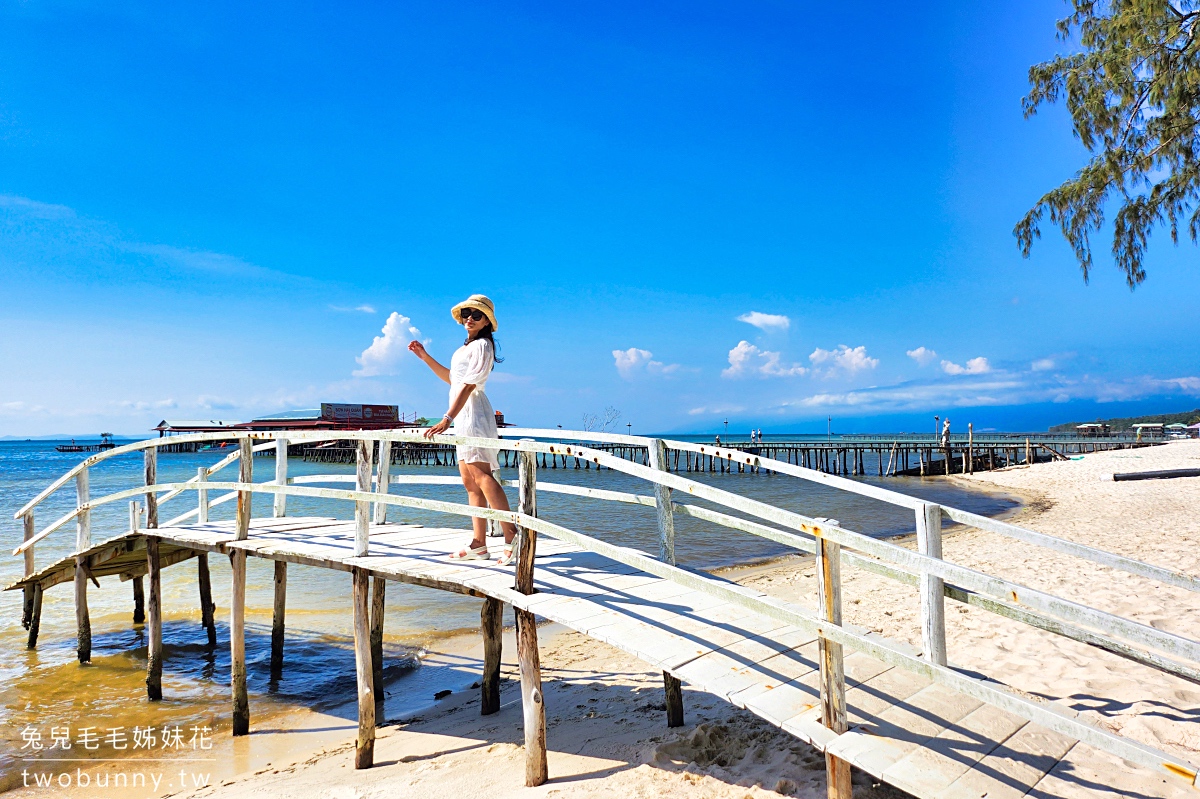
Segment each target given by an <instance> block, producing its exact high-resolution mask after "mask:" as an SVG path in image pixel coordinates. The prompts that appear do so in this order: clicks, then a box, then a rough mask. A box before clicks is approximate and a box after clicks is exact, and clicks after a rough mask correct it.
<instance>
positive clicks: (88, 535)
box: [75, 468, 92, 552]
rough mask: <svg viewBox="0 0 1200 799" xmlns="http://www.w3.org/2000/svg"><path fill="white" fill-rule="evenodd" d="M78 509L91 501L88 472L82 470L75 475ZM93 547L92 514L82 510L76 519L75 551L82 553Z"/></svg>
mask: <svg viewBox="0 0 1200 799" xmlns="http://www.w3.org/2000/svg"><path fill="white" fill-rule="evenodd" d="M75 499H76V503H77V505H76V507H80V508H82V507H83V506H84V505H86V504H88V502H90V501H91V491H90V488H89V486H88V470H87V469H86V468H84V469H81V470H80V471H79V474H77V475H75ZM91 545H92V512H91V511H90V510H86V509H85V510H81V511H80V512H79V515H78V516H76V517H75V550H76V551H77V552H82V551H83V550H85V549H87V548H88V547H90V546H91Z"/></svg>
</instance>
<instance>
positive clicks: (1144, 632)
mask: <svg viewBox="0 0 1200 799" xmlns="http://www.w3.org/2000/svg"><path fill="white" fill-rule="evenodd" d="M385 435H386V436H387V437H388V438H391V437H392V436H394V435H396V434H394V433H389V434H385ZM407 435H412V434H407ZM356 437H357V438H361V439H363V440H370V435H369V434H368V433H360V434H359V435H357V436H356ZM443 438H451V439H455V441H454V443H463V444H466V445H467V446H495V445H496V444H497V443H500V444H503V445H504V448H506V449H512V450H516V451H528V452H544V453H548V454H559V453H562V454H566V455H568V456H571V455H576V456H582V457H585V458H587V459H588V460H591V461H593V462H595V463H597V464H601V465H604V466H608V467H609V468H611V469H614V470H616V471H621V472H625V473H626V474H630V475H632V476H635V477H639V478H641V479H645V480H647V481H649V482H651V483H655V484H658V485H664V486H666V487H668V488H671V489H674V490H677V491H682V492H686V493H688V494H691V495H693V496H696V497H699V498H701V499H705V500H708V501H710V502H714V503H716V504H718V505H724V506H725V507H729V508H732V509H734V510H738V511H741V512H743V513H749V514H750V515H752V516H757V517H758V518H761V519H765V520H767V521H771V522H774V523H776V524H780V525H782V526H784V527H787V528H791V529H793V530H799V531H800V532H803V533H808V534H810V535H813V532H812V530H813V528H814V527H816V526H817V525H818V522H817V520H816V519H814V518H813V517H809V516H805V515H803V514H799V513H795V512H792V511H787V510H784V509H782V508H776V507H774V506H772V505H768V504H766V503H763V502H759V501H757V500H753V499H749V498H747V497H742V496H740V495H738V494H733V493H730V492H728V491H724V490H722V489H719V488H715V487H713V486H708V485H705V484H703V483H698V482H695V481H693V480H689V479H687V478H684V477H680V476H679V475H677V474H672V473H670V472H664V471H659V470H657V469H654V468H652V467H647V466H642V465H640V464H636V463H631V462H629V461H626V460H624V459H622V458H619V457H616V456H614V455H610V454H608V453H605V452H601V451H599V450H591V449H588V448H586V447H578V446H575V447H572V446H570V445H567V446H564V445H562V444H559V443H545V442H538V441H534V440H529V439H524V440H517V441H513V440H507V441H502V442H496V441H495V440H494V439H484V438H474V437H469V436H445V437H443ZM289 440H291V439H289ZM235 485H240V484H230V483H218V482H210V483H208V484H207V488H209V489H229V490H246V489H235V488H233V486H235ZM252 485H258V486H264V487H263V488H262V489H261V490H268V489H267V487H266V484H252ZM178 486H189V487H192V488H196V487H198V486H199V484H198V483H181V484H178V485H173V486H172V488H175V487H178ZM275 488H279V487H275ZM282 488H283V489H284V491H283V493H287V489H288V488H294V487H289V486H284V487H282ZM148 490H149V489H147V488H146V487H145V486H141V487H139V488H135V489H130V490H128V491H124V492H117V493H116V494H113V495H109V496H108V497H105V498H103V499H102V500H93V501H91V502H89V503H86V504H83V505H80V506H78V507H77V508H76V509H75V510H74V511H72V512H71V513H69V514H67V515H65V516H64V517H62V518H61V519H59V520H57V521H56V522H54V523H53V524H52V525H51V526H50V527H49V528H47V529H46V530H43V531H42V532H41V533H39V534H37V535H36V536H34V537H33V538H30V539H28V540H26V541H25V542H23V543H22V544H21V545H20V546H19V547H17V548H16V549H15V550H14V552H13V554H14V555H15V554H19V553H21V552H23V551H24V550H25V549H27V548H28V547H30V546H33V545H34V544H35V543H37V542H38V541H40V540H42V539H43V538H45V536H46V535H48V534H49V533H51V532H53V530H55V529H57V528H58V527H60V526H62V525H63V524H65V523H66V522H68V521H70V520H71V518H73V517H74V516H75V515H77V514H78V513H80V512H82V511H84V510H90V509H91V508H92V507H95V506H97V505H99V504H106V503H107V502H110V501H115V499H127V498H130V497H134V496H137V495H140V494H145V493H148ZM272 490H274V489H272ZM295 490H297V491H301V490H302V489H299V488H295ZM320 490H325V489H320ZM330 496H331V498H336V495H330ZM930 504H932V503H930ZM824 530H825V532H824V536H825V537H826V538H827V539H828V540H830V541H833V542H835V543H837V544H839V545H843V546H847V547H850V548H852V549H855V550H858V551H859V552H864V553H866V554H869V555H871V556H873V557H875V558H878V559H880V560H883V561H886V562H888V563H891V564H892V565H894V566H898V567H900V568H901V569H903V570H905V571H910V572H912V573H915V574H927V575H930V576H933V577H937V578H940V579H942V580H944V581H949V582H952V583H954V584H955V585H958V586H960V587H962V588H966V589H968V590H971V591H975V592H977V593H981V594H984V595H986V596H989V597H991V598H993V599H995V600H999V601H1002V602H1014V603H1018V604H1021V605H1024V606H1026V607H1029V608H1032V609H1033V610H1036V611H1040V612H1043V613H1048V614H1050V615H1052V616H1055V617H1057V618H1059V619H1062V620H1064V621H1068V622H1072V623H1083V624H1087V625H1089V626H1091V627H1093V628H1095V629H1096V630H1100V631H1102V632H1104V633H1108V634H1113V635H1117V636H1120V637H1122V638H1124V639H1126V640H1127V641H1130V642H1134V643H1138V644H1141V645H1143V646H1149V647H1152V648H1155V649H1158V650H1159V651H1161V652H1164V653H1167V654H1170V655H1173V656H1177V657H1183V658H1185V659H1187V660H1190V661H1192V662H1200V642H1196V641H1193V640H1191V639H1188V638H1184V637H1182V636H1178V635H1175V634H1173V633H1168V632H1165V631H1162V630H1158V629H1157V628H1154V627H1151V626H1149V625H1144V624H1141V623H1138V622H1134V621H1131V620H1128V619H1125V618H1123V617H1120V616H1115V615H1113V614H1109V613H1106V612H1104V611H1100V610H1097V609H1094V608H1090V607H1088V606H1086V605H1082V604H1079V603H1076V602H1072V601H1070V600H1066V599H1062V598H1060V597H1056V596H1054V595H1052V594H1048V593H1045V592H1042V591H1038V590H1036V589H1033V588H1029V587H1027V586H1023V585H1020V584H1017V583H1013V582H1011V581H1008V580H1004V579H1003V578H999V577H993V576H991V575H987V574H984V573H982V572H978V571H975V570H973V569H969V568H967V567H963V566H960V565H958V564H954V563H951V562H948V561H945V560H941V559H940V558H935V557H930V556H927V555H924V554H921V553H919V552H914V551H912V550H909V549H905V548H903V547H899V546H897V545H895V544H892V543H889V542H886V541H881V540H879V539H875V538H872V537H870V536H867V535H864V534H861V533H857V532H854V531H852V530H848V529H846V528H842V527H840V526H832V525H824Z"/></svg>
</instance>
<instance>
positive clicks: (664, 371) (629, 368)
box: [612, 347, 680, 380]
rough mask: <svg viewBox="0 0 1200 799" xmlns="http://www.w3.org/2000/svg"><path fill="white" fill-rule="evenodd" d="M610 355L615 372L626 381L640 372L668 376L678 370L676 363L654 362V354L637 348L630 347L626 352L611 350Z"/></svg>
mask: <svg viewBox="0 0 1200 799" xmlns="http://www.w3.org/2000/svg"><path fill="white" fill-rule="evenodd" d="M612 355H613V362H614V363H615V364H616V367H617V372H618V373H620V375H621V377H623V378H625V379H626V380H630V379H632V378H633V376H634V375H635V374H637V373H638V372H641V371H646V372H649V373H650V374H659V375H669V374H672V373H674V372H677V371H679V369H680V366H679V364H677V363H663V362H662V361H656V360H654V353H652V352H651V351H650V350H643V349H639V348H638V347H630V348H629V349H627V350H613V351H612Z"/></svg>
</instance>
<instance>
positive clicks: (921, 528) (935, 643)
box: [916, 502, 946, 666]
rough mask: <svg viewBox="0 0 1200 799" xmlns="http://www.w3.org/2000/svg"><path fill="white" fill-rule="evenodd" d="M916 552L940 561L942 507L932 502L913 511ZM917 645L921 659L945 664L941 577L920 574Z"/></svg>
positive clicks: (944, 603)
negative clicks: (919, 646) (920, 649)
mask: <svg viewBox="0 0 1200 799" xmlns="http://www.w3.org/2000/svg"><path fill="white" fill-rule="evenodd" d="M916 515H917V550H918V551H919V552H920V553H921V554H922V555H927V556H928V557H931V558H937V559H938V560H941V558H942V506H941V505H937V504H934V503H932V502H926V503H924V504H923V505H922V506H921V507H920V508H918V509H917V512H916ZM920 591H921V644H922V649H924V651H925V658H926V659H927V660H928V661H929V662H930V663H933V664H936V665H938V666H945V665H946V584H945V582H944V581H943V580H942V578H941V577H935V576H933V575H932V574H929V573H928V572H925V571H922V572H921V581H920Z"/></svg>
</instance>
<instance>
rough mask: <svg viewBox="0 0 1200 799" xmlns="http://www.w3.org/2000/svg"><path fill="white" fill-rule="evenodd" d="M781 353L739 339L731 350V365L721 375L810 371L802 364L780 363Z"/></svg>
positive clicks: (788, 374) (792, 374)
mask: <svg viewBox="0 0 1200 799" xmlns="http://www.w3.org/2000/svg"><path fill="white" fill-rule="evenodd" d="M780 358H781V356H780V354H779V353H778V352H771V351H770V350H760V349H759V348H758V347H756V346H755V345H753V344H751V343H750V342H749V341H739V342H738V344H737V346H736V347H734V348H733V349H731V350H730V351H729V367H728V368H727V369H724V370H722V371H721V377H729V378H733V377H745V376H747V375H754V374H757V375H760V376H762V377H799V376H800V375H803V374H805V373H807V372H808V369H806V368H804V367H803V366H801V365H800V364H798V363H797V364H792V365H791V366H785V365H783V364H782V363H780Z"/></svg>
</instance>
